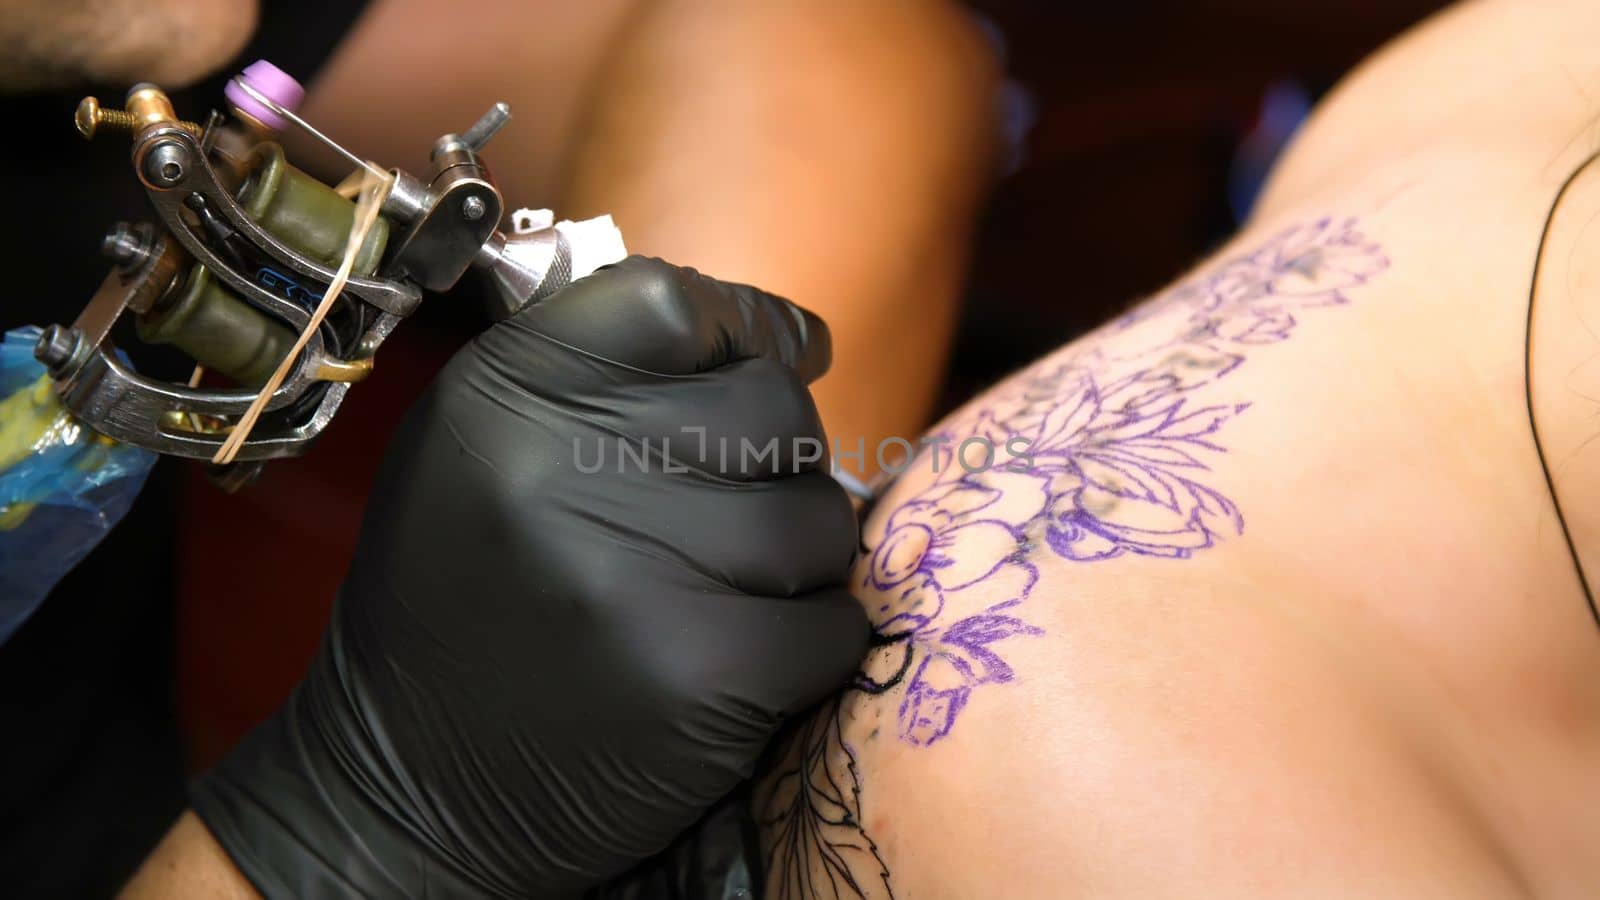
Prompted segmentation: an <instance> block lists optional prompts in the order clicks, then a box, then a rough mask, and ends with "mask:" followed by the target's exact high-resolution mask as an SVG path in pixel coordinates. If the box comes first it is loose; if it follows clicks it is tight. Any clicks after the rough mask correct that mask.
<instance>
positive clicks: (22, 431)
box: [0, 375, 112, 531]
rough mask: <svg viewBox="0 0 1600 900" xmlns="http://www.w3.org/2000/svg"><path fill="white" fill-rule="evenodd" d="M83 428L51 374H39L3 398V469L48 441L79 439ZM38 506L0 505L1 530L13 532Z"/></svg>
mask: <svg viewBox="0 0 1600 900" xmlns="http://www.w3.org/2000/svg"><path fill="white" fill-rule="evenodd" d="M80 427H81V426H79V425H78V423H77V422H76V421H74V420H73V418H72V415H71V414H70V413H68V412H67V410H66V408H65V407H63V406H62V405H61V401H60V400H59V399H58V398H57V397H56V392H55V391H53V390H51V384H50V376H49V375H40V376H39V379H38V380H37V381H35V382H34V383H32V384H30V385H28V386H27V387H25V388H23V389H21V390H19V391H16V392H15V393H13V394H12V395H11V396H9V397H6V398H5V399H3V400H0V471H5V470H6V469H9V468H11V467H12V466H14V465H16V464H17V463H19V462H21V461H22V460H23V459H24V458H26V457H27V456H28V455H30V454H32V453H34V452H36V451H38V450H39V449H41V448H43V447H45V446H47V445H49V444H53V443H62V442H70V441H73V440H76V439H77V436H76V434H75V433H73V432H75V430H76V429H78V428H80ZM94 439H95V440H97V441H100V442H103V443H105V444H108V445H109V444H111V443H112V441H111V440H110V439H109V438H106V437H104V436H102V435H98V434H97V435H94ZM37 505H38V504H36V503H10V504H6V505H3V506H0V531H10V530H12V529H14V528H16V527H17V526H18V525H21V524H22V523H23V522H24V521H25V520H26V519H27V518H28V513H30V512H32V511H33V508H34V507H35V506H37Z"/></svg>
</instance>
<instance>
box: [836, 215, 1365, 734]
mask: <svg viewBox="0 0 1600 900" xmlns="http://www.w3.org/2000/svg"><path fill="white" fill-rule="evenodd" d="M1387 266H1388V260H1387V259H1386V258H1385V257H1384V256H1383V254H1382V252H1381V251H1380V250H1379V248H1378V247H1377V245H1375V244H1373V243H1372V242H1370V241H1368V240H1367V239H1365V238H1363V237H1362V236H1361V235H1360V233H1359V232H1358V231H1357V230H1356V228H1355V223H1354V222H1353V221H1352V220H1335V219H1323V220H1320V221H1317V222H1312V223H1308V224H1304V225H1297V226H1294V227H1290V228H1286V229H1284V230H1283V231H1280V232H1278V233H1277V234H1276V235H1275V236H1273V237H1272V238H1271V239H1270V240H1268V241H1266V242H1265V243H1264V244H1262V245H1261V246H1260V247H1259V248H1257V249H1256V250H1254V251H1251V252H1249V253H1246V254H1243V255H1240V256H1237V257H1233V258H1231V259H1229V260H1227V261H1225V262H1223V263H1222V264H1221V265H1219V266H1217V267H1215V268H1214V269H1212V270H1211V271H1210V272H1209V273H1208V274H1205V275H1202V276H1200V277H1198V278H1195V279H1192V280H1190V281H1187V282H1185V283H1184V284H1182V285H1179V286H1177V287H1175V288H1173V289H1172V290H1170V291H1168V292H1167V293H1166V294H1164V295H1163V296H1161V297H1158V298H1156V299H1154V300H1152V301H1150V302H1148V303H1146V304H1144V305H1142V306H1140V307H1138V308H1136V309H1134V310H1133V311H1131V312H1129V313H1127V314H1125V315H1123V316H1122V317H1120V318H1119V319H1117V320H1115V321H1113V322H1112V323H1110V324H1109V325H1107V326H1106V327H1105V328H1104V329H1102V330H1101V332H1099V333H1098V334H1097V335H1093V336H1090V337H1089V338H1087V339H1085V340H1084V341H1082V342H1080V343H1079V344H1077V345H1074V346H1072V347H1070V348H1068V349H1067V350H1065V351H1064V352H1062V353H1058V354H1056V355H1055V356H1052V357H1050V358H1048V359H1047V360H1044V361H1042V362H1040V363H1038V364H1035V365H1034V366H1033V367H1031V368H1030V369H1028V370H1026V371H1024V372H1023V373H1021V374H1020V375H1018V376H1016V377H1014V378H1013V379H1011V380H1010V381H1008V382H1007V383H1005V384H1004V385H1002V386H1001V387H999V388H998V389H996V391H995V392H994V393H993V394H992V395H991V398H990V400H989V401H988V402H987V403H986V404H985V405H983V406H981V407H978V408H976V409H972V410H969V411H968V412H966V413H965V414H963V415H961V416H960V417H958V418H956V419H954V420H951V421H950V422H948V423H947V424H946V425H945V426H944V427H943V428H942V429H941V431H940V432H939V433H938V434H937V435H936V438H937V441H936V443H935V444H934V447H933V449H932V451H931V452H930V453H928V454H926V455H925V456H924V457H923V458H922V461H921V462H920V463H919V464H921V465H926V464H927V463H928V462H930V461H931V462H932V463H934V465H935V466H936V471H938V472H939V474H938V476H937V477H936V478H934V479H933V480H932V482H931V483H929V484H928V485H926V486H925V487H922V488H921V489H920V490H917V491H916V492H915V493H914V494H913V495H911V496H910V497H908V498H907V499H906V500H904V501H903V502H902V503H901V504H900V506H898V507H897V508H896V509H895V510H894V511H893V512H891V513H890V514H889V517H888V521H887V523H886V525H885V528H884V531H883V536H882V538H881V539H880V540H879V541H878V542H877V544H876V545H875V546H874V547H872V548H870V556H869V558H868V561H867V572H866V575H865V577H864V579H863V586H864V587H867V588H870V589H871V591H872V595H873V596H876V597H879V598H881V600H880V604H879V606H878V607H877V609H875V610H869V612H871V614H872V618H873V620H874V621H875V622H876V623H877V635H878V641H879V646H880V648H884V649H882V651H881V652H880V653H878V654H877V655H876V661H875V664H874V665H872V666H869V667H868V668H869V671H865V672H863V673H862V675H861V676H860V678H859V679H858V682H857V686H858V687H860V688H861V689H863V690H866V691H868V692H869V693H887V692H888V691H890V690H892V689H903V691H904V693H903V695H902V697H901V703H900V707H899V715H898V729H899V735H900V737H901V738H902V739H903V740H905V741H907V742H910V743H912V744H916V745H928V744H932V743H934V742H936V741H938V740H939V739H941V738H943V737H945V736H946V735H948V734H949V733H950V729H951V727H952V726H953V725H954V723H955V722H956V720H957V719H958V718H959V716H960V714H961V712H962V710H963V709H964V708H965V707H966V705H967V703H968V701H969V700H970V698H971V696H972V692H973V690H974V689H975V688H977V687H978V686H980V685H984V684H996V683H1005V682H1009V681H1011V680H1013V679H1014V678H1015V672H1014V670H1013V668H1012V666H1011V665H1010V664H1009V663H1007V662H1006V661H1005V660H1004V659H1003V658H1002V657H1001V655H1000V652H999V651H1000V649H1001V642H1002V641H1004V640H1005V639H1006V638H1010V637H1014V636H1017V635H1037V634H1041V633H1042V631H1041V630H1040V629H1039V628H1038V627H1036V626H1034V625H1031V624H1029V623H1028V622H1027V621H1026V619H1025V617H1024V610H1023V607H1024V605H1025V604H1024V601H1026V600H1027V599H1028V596H1029V594H1030V592H1031V591H1032V588H1033V585H1034V582H1035V581H1037V579H1038V570H1037V569H1036V568H1035V566H1034V565H1033V563H1032V562H1030V561H1029V560H1030V554H1036V553H1039V552H1043V551H1045V550H1048V552H1050V553H1052V554H1054V555H1055V556H1056V557H1058V558H1061V559H1065V560H1068V561H1071V562H1075V563H1094V562H1101V561H1105V560H1110V559H1116V558H1118V557H1123V556H1130V555H1131V556H1139V557H1149V558H1158V559H1169V560H1182V559H1189V558H1191V557H1192V556H1193V555H1194V554H1196V553H1199V552H1201V551H1204V550H1206V549H1208V548H1211V547H1214V546H1216V545H1217V544H1218V543H1219V542H1221V541H1223V540H1225V539H1227V538H1229V537H1235V536H1238V535H1241V534H1243V533H1244V515H1243V513H1242V512H1241V511H1240V509H1239V506H1238V505H1237V504H1236V503H1235V502H1234V501H1233V500H1231V499H1229V498H1228V497H1227V496H1226V495H1225V494H1223V493H1222V492H1221V491H1220V490H1218V489H1217V488H1216V487H1214V486H1213V485H1212V484H1211V483H1210V480H1209V478H1208V476H1209V475H1210V473H1211V462H1212V461H1213V460H1214V459H1215V458H1217V457H1219V456H1220V455H1222V454H1225V453H1226V452H1227V449H1226V447H1225V446H1224V444H1223V443H1222V442H1221V432H1222V430H1223V427H1224V426H1225V425H1226V424H1227V422H1228V421H1229V420H1231V419H1232V418H1233V417H1234V416H1237V415H1240V414H1241V413H1244V412H1245V411H1246V410H1248V409H1249V408H1250V404H1249V403H1248V402H1242V401H1240V400H1238V399H1223V398H1216V399H1211V398H1207V399H1205V400H1202V399H1201V394H1202V393H1204V392H1206V391H1207V389H1208V388H1211V387H1213V386H1215V385H1217V384H1218V383H1219V382H1221V381H1223V380H1224V379H1226V378H1227V377H1228V376H1229V375H1231V374H1232V373H1234V372H1236V371H1238V370H1239V369H1240V368H1241V367H1242V366H1243V365H1244V363H1245V362H1246V358H1247V355H1248V352H1249V351H1251V350H1252V349H1253V348H1257V347H1260V346H1262V345H1268V344H1274V343H1278V342H1280V341H1284V340H1287V339H1288V338H1289V336H1290V334H1291V332H1292V331H1293V330H1294V328H1295V327H1297V325H1298V319H1297V318H1296V317H1297V315H1298V314H1299V313H1300V312H1301V311H1303V310H1306V309H1312V308H1317V307H1331V306H1339V305H1343V304H1345V303H1347V302H1348V300H1347V299H1346V297H1345V294H1344V291H1345V290H1347V289H1348V288H1351V287H1354V286H1357V285H1360V284H1363V283H1365V282H1366V281H1368V280H1369V279H1371V278H1372V277H1373V276H1375V275H1376V274H1378V273H1379V272H1381V271H1383V270H1384V269H1385V268H1386V267H1387ZM969 440H970V441H976V442H978V443H979V444H981V445H982V446H985V447H987V448H989V451H990V452H991V453H993V454H994V455H993V456H991V457H990V458H989V460H988V462H989V465H987V466H986V467H984V469H983V471H981V472H974V471H971V470H969V469H968V468H966V467H965V466H963V465H961V464H959V463H960V458H961V451H960V450H959V449H958V448H960V447H962V446H964V444H963V442H965V441H969ZM966 592H973V593H971V594H967V593H966ZM978 592H981V593H978ZM965 596H971V597H982V598H984V600H985V601H986V602H983V603H981V604H980V603H977V602H974V601H972V600H967V601H966V602H962V598H963V597H965ZM974 607H976V608H978V609H979V610H980V611H979V612H976V613H974V614H971V615H966V616H964V617H962V616H959V615H957V614H954V613H953V612H952V611H954V610H959V611H962V612H965V611H967V610H970V609H973V608H974Z"/></svg>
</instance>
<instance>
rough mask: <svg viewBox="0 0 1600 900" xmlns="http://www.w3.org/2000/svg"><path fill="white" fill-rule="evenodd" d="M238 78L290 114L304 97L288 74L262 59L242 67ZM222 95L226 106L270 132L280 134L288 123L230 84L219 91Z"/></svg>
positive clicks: (303, 91) (303, 92)
mask: <svg viewBox="0 0 1600 900" xmlns="http://www.w3.org/2000/svg"><path fill="white" fill-rule="evenodd" d="M239 77H240V78H242V79H244V80H245V81H248V82H250V87H251V88H253V89H255V90H256V91H257V92H258V93H260V94H261V95H262V96H263V97H266V98H267V99H269V100H271V101H272V102H273V103H276V104H278V105H279V106H281V107H283V108H284V109H287V110H289V111H290V112H293V111H294V110H295V109H297V108H299V106H300V101H301V100H304V99H305V96H306V89H305V88H303V87H301V86H300V82H298V81H295V80H294V78H293V77H292V76H290V75H289V73H288V72H285V71H284V70H282V69H280V68H278V67H277V66H275V65H273V64H272V63H269V62H267V61H266V60H264V59H258V60H256V61H255V62H253V63H251V64H250V65H248V66H245V67H244V71H243V72H240V73H239ZM222 95H223V96H224V97H226V98H228V103H229V105H231V106H232V107H233V108H234V109H235V110H236V111H238V112H240V113H243V114H244V115H247V116H249V117H250V118H252V119H255V120H256V121H257V122H260V123H261V124H263V125H265V126H267V127H268V128H271V129H272V130H273V131H282V130H283V127H284V126H285V125H288V124H289V123H288V121H287V120H285V119H284V118H283V116H280V115H278V114H277V113H275V112H273V111H272V110H270V109H268V108H267V107H265V106H262V105H261V103H260V102H259V101H258V100H256V99H255V98H254V97H252V96H250V95H249V94H246V93H245V92H244V90H243V89H241V88H240V87H239V86H238V85H237V84H234V83H233V82H232V81H229V82H228V85H227V87H224V88H223V89H222Z"/></svg>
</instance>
